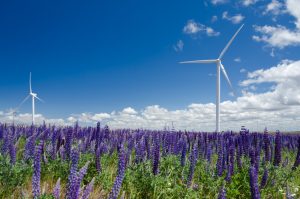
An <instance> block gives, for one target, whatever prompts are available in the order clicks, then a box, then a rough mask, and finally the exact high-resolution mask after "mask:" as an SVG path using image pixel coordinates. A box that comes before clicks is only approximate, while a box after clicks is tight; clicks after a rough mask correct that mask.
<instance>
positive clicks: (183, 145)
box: [180, 137, 187, 167]
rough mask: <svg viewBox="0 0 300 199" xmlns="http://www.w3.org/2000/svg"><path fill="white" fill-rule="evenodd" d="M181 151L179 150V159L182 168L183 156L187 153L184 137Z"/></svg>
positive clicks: (183, 163)
mask: <svg viewBox="0 0 300 199" xmlns="http://www.w3.org/2000/svg"><path fill="white" fill-rule="evenodd" d="M181 147H182V150H181V157H180V164H181V166H182V167H184V165H185V156H186V151H187V143H186V140H185V137H183V138H182V146H181Z"/></svg>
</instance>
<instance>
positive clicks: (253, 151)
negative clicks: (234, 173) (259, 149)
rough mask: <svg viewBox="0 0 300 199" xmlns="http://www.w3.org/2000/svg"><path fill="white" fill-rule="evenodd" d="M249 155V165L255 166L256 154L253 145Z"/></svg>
mask: <svg viewBox="0 0 300 199" xmlns="http://www.w3.org/2000/svg"><path fill="white" fill-rule="evenodd" d="M249 156H250V163H251V166H255V162H256V155H255V149H254V148H253V147H251V148H250V151H249Z"/></svg>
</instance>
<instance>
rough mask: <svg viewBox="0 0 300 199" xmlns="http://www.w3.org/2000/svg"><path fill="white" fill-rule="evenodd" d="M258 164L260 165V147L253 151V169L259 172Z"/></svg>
mask: <svg viewBox="0 0 300 199" xmlns="http://www.w3.org/2000/svg"><path fill="white" fill-rule="evenodd" d="M259 163H260V146H257V147H256V150H255V168H256V171H259Z"/></svg>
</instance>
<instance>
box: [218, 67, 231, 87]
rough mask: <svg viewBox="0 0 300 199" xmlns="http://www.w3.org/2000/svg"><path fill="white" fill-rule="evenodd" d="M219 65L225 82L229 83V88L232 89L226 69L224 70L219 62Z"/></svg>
mask: <svg viewBox="0 0 300 199" xmlns="http://www.w3.org/2000/svg"><path fill="white" fill-rule="evenodd" d="M220 66H221V70H222V72H223V75H224V76H225V78H226V81H227V83H228V84H229V86H230V88H231V89H232V90H233V87H232V84H231V82H230V80H229V77H228V75H227V73H226V70H225V68H224V66H223V64H221V63H220Z"/></svg>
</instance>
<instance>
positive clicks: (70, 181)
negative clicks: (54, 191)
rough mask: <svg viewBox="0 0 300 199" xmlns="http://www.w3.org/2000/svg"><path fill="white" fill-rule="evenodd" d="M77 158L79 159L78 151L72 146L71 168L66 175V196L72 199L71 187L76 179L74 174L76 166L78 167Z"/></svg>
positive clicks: (75, 173)
mask: <svg viewBox="0 0 300 199" xmlns="http://www.w3.org/2000/svg"><path fill="white" fill-rule="evenodd" d="M78 160H79V152H78V150H77V149H76V148H73V149H72V151H71V168H70V174H69V177H68V184H67V193H66V198H70V199H73V198H72V194H73V192H74V190H73V188H74V186H75V184H76V179H77V176H76V175H77V168H78Z"/></svg>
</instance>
